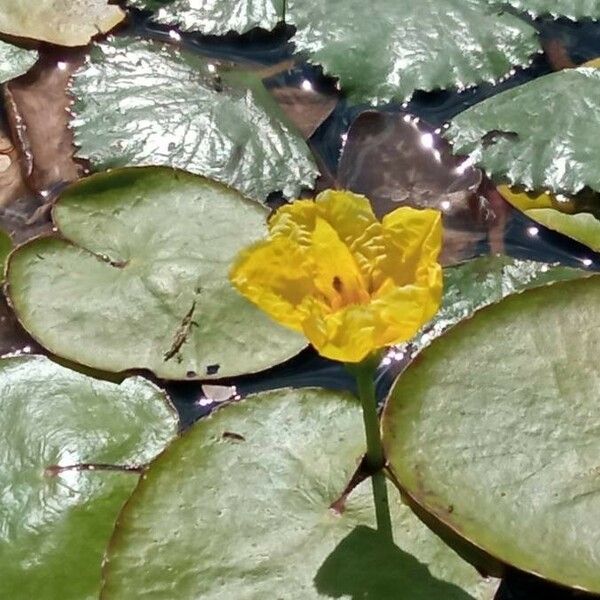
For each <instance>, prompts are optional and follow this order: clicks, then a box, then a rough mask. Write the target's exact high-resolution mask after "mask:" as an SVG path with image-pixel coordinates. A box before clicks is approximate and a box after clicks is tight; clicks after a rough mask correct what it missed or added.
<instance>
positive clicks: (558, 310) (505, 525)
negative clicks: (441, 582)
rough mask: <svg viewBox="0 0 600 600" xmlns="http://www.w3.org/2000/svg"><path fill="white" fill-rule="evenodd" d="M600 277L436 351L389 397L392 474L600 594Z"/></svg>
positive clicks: (513, 556) (526, 561)
mask: <svg viewBox="0 0 600 600" xmlns="http://www.w3.org/2000/svg"><path fill="white" fill-rule="evenodd" d="M599 297H600V279H598V278H597V277H592V278H589V279H584V280H581V281H572V282H568V283H562V284H556V285H553V286H548V287H545V288H540V289H538V290H533V291H529V292H526V293H523V294H520V295H515V296H512V297H511V298H509V299H507V300H504V301H503V302H500V303H499V304H496V305H494V306H492V307H489V308H487V309H484V310H482V311H480V312H479V313H476V314H475V316H474V317H473V318H472V319H470V320H468V321H465V322H464V323H463V324H461V325H459V326H457V327H455V328H454V329H453V330H451V331H450V332H449V333H447V334H446V335H445V336H443V337H441V338H439V339H438V340H436V341H434V342H433V343H432V344H431V346H430V347H429V348H427V349H425V350H424V351H423V352H422V354H421V356H420V360H419V361H417V362H416V363H414V364H413V365H412V366H411V367H409V368H408V370H407V371H406V372H405V373H404V374H403V375H402V376H401V377H400V379H399V380H398V382H397V384H396V386H395V387H394V389H393V391H392V393H391V396H390V398H389V400H388V402H387V405H386V409H385V413H384V418H383V432H384V443H385V446H386V453H387V457H388V460H389V461H390V464H391V470H392V472H393V473H394V475H395V477H396V478H397V479H398V481H399V483H400V485H401V487H402V488H403V489H404V490H405V491H406V493H408V495H409V496H410V497H411V498H412V499H413V500H414V501H415V502H416V503H417V504H419V505H421V506H422V507H423V508H424V509H425V510H426V511H428V512H429V513H430V514H431V515H433V516H434V517H435V518H436V519H438V520H439V521H441V522H442V523H444V524H446V525H448V526H449V527H450V528H451V529H453V530H454V531H456V532H458V533H459V534H460V535H462V536H464V537H465V538H466V539H467V540H469V541H471V542H472V543H474V544H475V545H476V546H478V547H479V548H481V549H482V550H483V551H484V552H486V553H487V554H488V555H491V556H492V557H496V558H497V559H499V560H501V561H504V562H505V563H509V564H512V565H514V566H516V567H518V568H519V569H521V570H524V571H529V572H532V573H536V574H538V575H540V576H542V577H545V578H547V579H549V580H552V581H556V582H558V583H561V584H564V585H568V586H573V587H579V588H583V589H586V590H589V591H591V592H595V593H599V592H600V571H599V570H598V539H600V495H599V494H598V455H599V453H600V437H599V436H598V430H599V429H600V405H599V404H598V386H599V385H600V382H599V375H598V369H597V356H598V352H599V351H600V320H599V317H598V314H600V312H599V306H598V302H599V301H598V298H599Z"/></svg>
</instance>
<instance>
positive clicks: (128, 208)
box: [7, 167, 306, 379]
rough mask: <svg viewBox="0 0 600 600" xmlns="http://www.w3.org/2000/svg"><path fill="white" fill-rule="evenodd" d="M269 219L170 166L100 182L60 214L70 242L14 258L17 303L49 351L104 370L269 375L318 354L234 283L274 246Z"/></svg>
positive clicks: (61, 204) (25, 249)
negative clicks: (239, 262) (308, 352)
mask: <svg viewBox="0 0 600 600" xmlns="http://www.w3.org/2000/svg"><path fill="white" fill-rule="evenodd" d="M267 215H268V210H267V209H266V208H265V207H263V206H261V205H260V204H258V203H256V202H252V201H250V200H247V199H245V198H243V197H242V196H240V194H238V193H237V192H235V191H234V190H231V189H229V188H226V187H225V186H223V185H220V184H218V183H215V182H214V181H211V180H208V179H205V178H203V177H199V176H197V175H191V174H189V173H184V172H182V171H175V170H172V169H168V168H166V167H146V168H129V169H121V170H114V171H111V172H108V173H100V174H97V175H93V176H91V177H88V178H86V179H84V180H82V181H80V182H78V183H76V184H73V185H72V186H70V187H69V188H67V190H66V191H65V192H64V193H63V194H62V196H61V198H60V200H59V201H58V203H57V204H56V206H55V207H54V210H53V219H54V223H55V225H56V226H57V227H58V229H59V231H60V233H61V234H62V236H63V237H45V238H38V239H35V240H32V241H31V242H29V243H27V244H25V245H24V246H22V247H20V248H19V249H18V250H17V251H16V252H14V253H13V254H12V255H11V258H10V260H9V267H8V274H7V280H8V283H9V285H8V294H9V296H10V299H11V302H12V305H13V307H14V308H15V311H16V313H17V316H18V317H19V320H20V321H21V323H22V324H23V326H24V327H25V329H27V330H28V331H29V332H30V333H31V335H32V336H33V337H34V338H35V339H37V340H38V341H39V342H40V343H41V344H42V345H43V346H44V347H46V348H47V349H48V350H50V351H51V352H52V353H53V354H56V355H58V356H62V357H64V358H67V359H69V360H71V361H74V362H78V363H81V364H84V365H87V366H89V367H92V368H95V369H100V370H103V371H117V372H118V371H124V370H128V369H149V370H151V371H153V372H154V373H155V374H156V375H158V376H159V377H163V378H166V379H185V378H196V377H200V378H215V377H218V378H221V377H230V376H233V375H239V374H242V373H249V372H254V371H260V370H262V369H266V368H267V367H270V366H273V365H274V364H277V363H279V362H282V361H284V360H286V359H288V358H291V357H292V356H294V355H295V354H297V353H298V352H299V351H300V350H301V349H302V348H303V347H304V346H305V345H306V341H305V340H304V338H303V337H302V336H300V335H298V334H297V333H295V332H293V331H290V330H288V329H285V328H283V327H281V326H280V325H278V324H276V323H275V322H274V321H271V320H270V319H269V318H268V317H267V316H266V315H264V313H262V312H261V311H260V310H259V309H258V308H256V307H255V306H254V305H253V304H251V303H250V302H248V301H247V300H245V299H244V298H243V297H242V296H241V295H240V294H238V293H237V292H236V291H235V290H234V289H233V287H232V286H231V284H230V282H229V279H228V271H229V268H230V265H231V262H232V260H233V258H234V257H235V256H236V254H237V253H238V252H239V251H240V250H241V249H242V248H244V247H246V246H248V245H249V244H251V243H253V242H255V241H258V240H259V239H261V238H263V237H265V236H266V230H267V226H266V217H267Z"/></svg>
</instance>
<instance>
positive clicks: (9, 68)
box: [0, 41, 38, 83]
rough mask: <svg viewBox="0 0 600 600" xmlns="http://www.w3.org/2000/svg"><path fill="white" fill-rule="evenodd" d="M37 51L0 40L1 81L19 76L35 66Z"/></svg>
mask: <svg viewBox="0 0 600 600" xmlns="http://www.w3.org/2000/svg"><path fill="white" fill-rule="evenodd" d="M37 57H38V54H37V52H33V51H31V50H25V49H23V48H17V46H13V45H12V44H7V43H5V42H2V41H0V83H4V82H5V81H9V80H10V79H14V78H15V77H19V75H23V73H26V72H27V71H29V69H31V67H33V65H34V64H35V61H36V60H37Z"/></svg>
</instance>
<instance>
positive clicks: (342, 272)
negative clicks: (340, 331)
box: [311, 217, 369, 310]
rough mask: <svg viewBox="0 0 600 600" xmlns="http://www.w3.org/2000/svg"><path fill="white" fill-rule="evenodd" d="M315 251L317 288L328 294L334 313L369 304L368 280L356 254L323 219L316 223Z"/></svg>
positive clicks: (313, 241) (312, 247)
mask: <svg viewBox="0 0 600 600" xmlns="http://www.w3.org/2000/svg"><path fill="white" fill-rule="evenodd" d="M311 252H312V255H313V265H314V282H315V286H316V287H317V288H318V289H319V290H320V291H321V293H322V294H324V295H325V297H326V298H327V300H328V302H329V305H330V307H331V309H332V310H338V309H339V308H340V307H342V306H344V305H347V304H359V303H367V302H369V293H368V292H367V289H366V287H365V281H364V278H363V276H362V273H361V272H360V269H359V268H358V265H357V264H356V261H355V260H354V257H353V256H352V253H351V252H350V250H349V249H348V246H346V245H345V244H344V243H343V242H342V240H340V238H339V236H338V232H337V231H336V230H335V229H334V228H333V227H332V226H331V225H330V224H329V223H328V222H327V221H325V220H324V219H322V218H321V217H317V219H316V221H315V229H314V231H313V235H312V245H311Z"/></svg>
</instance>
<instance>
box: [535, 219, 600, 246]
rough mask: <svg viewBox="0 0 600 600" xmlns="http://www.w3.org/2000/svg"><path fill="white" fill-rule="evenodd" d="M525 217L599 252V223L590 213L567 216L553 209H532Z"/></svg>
mask: <svg viewBox="0 0 600 600" xmlns="http://www.w3.org/2000/svg"><path fill="white" fill-rule="evenodd" d="M526 214H527V216H528V217H531V218H532V219H533V220H534V221H537V222H538V223H541V224H542V225H543V226H544V227H548V228H549V229H554V230H555V231H559V232H560V233H564V234H565V235H568V236H569V237H571V238H573V239H574V240H577V241H578V242H581V243H582V244H585V245H586V246H589V247H590V248H591V249H592V250H594V251H595V252H600V221H598V219H596V217H595V216H594V215H592V214H590V213H577V214H575V215H569V214H566V213H562V212H560V211H558V210H555V209H554V208H534V209H532V210H528V211H527V213H526Z"/></svg>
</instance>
